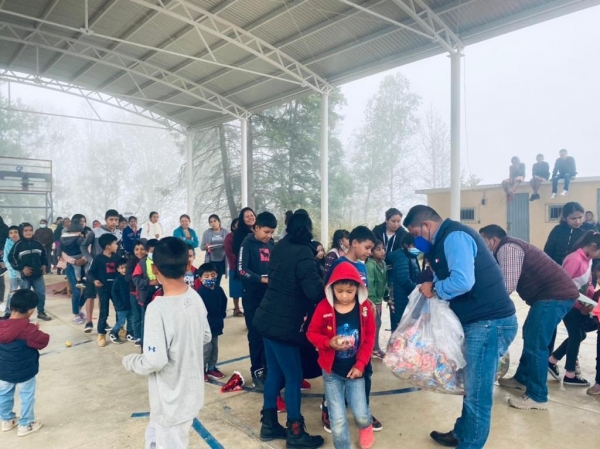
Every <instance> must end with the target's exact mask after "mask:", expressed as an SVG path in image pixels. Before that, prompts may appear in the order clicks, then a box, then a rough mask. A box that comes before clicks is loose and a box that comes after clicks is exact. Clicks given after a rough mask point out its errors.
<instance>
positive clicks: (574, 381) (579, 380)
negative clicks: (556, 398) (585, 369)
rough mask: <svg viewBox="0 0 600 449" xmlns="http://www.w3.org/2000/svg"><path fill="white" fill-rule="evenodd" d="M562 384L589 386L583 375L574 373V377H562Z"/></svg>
mask: <svg viewBox="0 0 600 449" xmlns="http://www.w3.org/2000/svg"><path fill="white" fill-rule="evenodd" d="M563 385H565V386H571V387H589V386H590V383H589V382H588V381H587V380H585V379H584V378H583V377H581V376H578V375H575V377H567V376H565V377H563Z"/></svg>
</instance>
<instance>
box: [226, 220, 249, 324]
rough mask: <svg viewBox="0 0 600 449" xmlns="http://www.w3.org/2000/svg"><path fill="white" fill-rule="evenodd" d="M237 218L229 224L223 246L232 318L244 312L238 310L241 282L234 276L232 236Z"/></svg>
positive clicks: (235, 259) (234, 255)
mask: <svg viewBox="0 0 600 449" xmlns="http://www.w3.org/2000/svg"><path fill="white" fill-rule="evenodd" d="M239 221H240V220H239V219H238V218H234V219H233V221H232V222H231V227H230V229H231V232H230V233H229V234H227V236H226V237H225V242H224V243H223V246H224V248H225V255H226V256H227V265H228V272H229V296H230V297H231V298H232V299H233V316H235V317H243V316H244V312H242V311H241V310H240V298H241V297H242V292H243V287H242V282H241V281H240V280H239V279H238V278H237V276H236V275H235V271H236V267H237V254H236V253H235V252H234V251H233V236H234V234H235V231H236V229H237V227H238V223H239Z"/></svg>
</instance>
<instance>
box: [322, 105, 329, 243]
mask: <svg viewBox="0 0 600 449" xmlns="http://www.w3.org/2000/svg"><path fill="white" fill-rule="evenodd" d="M328 241H329V95H328V94H321V243H322V244H323V247H324V248H325V247H327V242H328Z"/></svg>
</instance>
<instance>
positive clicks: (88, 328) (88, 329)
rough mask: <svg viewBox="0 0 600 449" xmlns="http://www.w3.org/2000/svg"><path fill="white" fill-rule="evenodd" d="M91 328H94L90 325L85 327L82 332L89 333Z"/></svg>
mask: <svg viewBox="0 0 600 449" xmlns="http://www.w3.org/2000/svg"><path fill="white" fill-rule="evenodd" d="M93 330H94V329H93V328H91V327H86V328H85V329H84V330H83V332H84V333H86V334H91V333H92V331H93Z"/></svg>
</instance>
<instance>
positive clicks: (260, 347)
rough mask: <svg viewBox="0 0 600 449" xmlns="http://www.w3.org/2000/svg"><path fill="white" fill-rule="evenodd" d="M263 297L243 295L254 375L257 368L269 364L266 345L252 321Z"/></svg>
mask: <svg viewBox="0 0 600 449" xmlns="http://www.w3.org/2000/svg"><path fill="white" fill-rule="evenodd" d="M261 300H262V297H254V296H243V297H242V306H243V307H244V319H245V320H246V327H247V328H248V347H249V348H250V372H251V373H252V375H253V376H254V373H255V372H256V370H260V369H264V368H265V367H266V366H267V363H266V359H265V345H264V342H263V338H262V335H260V333H259V332H258V331H257V330H256V328H255V327H254V325H253V324H252V322H253V321H254V315H255V314H256V310H257V309H258V306H259V305H260V301H261Z"/></svg>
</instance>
